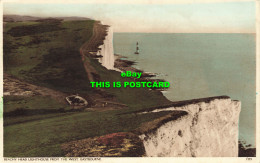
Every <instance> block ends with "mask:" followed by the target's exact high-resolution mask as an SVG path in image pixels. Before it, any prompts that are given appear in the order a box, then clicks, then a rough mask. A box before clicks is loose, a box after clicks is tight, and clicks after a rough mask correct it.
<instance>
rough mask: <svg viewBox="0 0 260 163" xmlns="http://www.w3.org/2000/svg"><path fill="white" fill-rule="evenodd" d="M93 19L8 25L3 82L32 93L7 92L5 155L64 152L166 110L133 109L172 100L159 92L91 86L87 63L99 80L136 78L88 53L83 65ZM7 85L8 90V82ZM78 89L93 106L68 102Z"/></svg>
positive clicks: (47, 154) (153, 117)
mask: <svg viewBox="0 0 260 163" xmlns="http://www.w3.org/2000/svg"><path fill="white" fill-rule="evenodd" d="M94 23H95V21H93V20H84V21H81V20H77V21H62V20H58V19H55V20H46V21H43V20H41V21H30V22H8V23H6V24H5V26H4V73H5V74H8V75H9V76H7V77H5V81H6V82H5V83H11V82H13V83H14V84H13V85H10V84H9V85H8V87H9V88H8V90H10V89H13V90H17V89H18V87H19V90H24V91H27V92H33V93H32V94H30V95H14V94H10V95H8V96H4V125H5V126H4V156H6V157H18V156H19V157H23V156H24V157H27V156H31V157H36V156H37V157H40V156H64V155H65V153H64V151H63V150H62V148H61V144H63V143H67V142H70V141H74V140H80V139H86V138H90V137H95V136H101V135H105V134H110V133H115V132H130V131H133V130H135V129H136V128H138V127H139V126H140V125H141V124H142V123H144V122H147V121H151V120H154V119H156V118H159V117H161V116H164V115H166V114H168V113H167V112H164V113H151V114H146V115H137V114H133V113H132V112H134V111H136V110H142V109H145V108H147V107H153V106H158V105H163V104H169V103H170V101H168V100H167V99H166V98H165V97H164V96H162V94H161V93H159V92H157V91H150V90H148V89H143V88H140V89H137V88H136V89H131V88H120V89H119V88H109V89H103V90H96V89H93V88H91V87H90V83H89V79H88V76H87V73H86V71H85V68H84V64H91V66H92V67H93V68H95V70H96V72H97V74H98V75H99V79H100V81H111V82H112V81H132V79H123V78H121V77H120V73H119V72H116V71H112V70H107V69H105V68H104V67H102V66H101V65H100V63H99V62H98V61H97V60H96V59H94V58H91V57H90V56H88V55H85V56H84V57H85V60H86V61H87V63H83V61H82V56H81V54H80V51H79V49H80V47H81V46H82V45H83V44H84V43H85V42H86V41H88V40H89V39H90V38H91V37H92V35H93V25H94ZM10 76H11V77H10ZM4 89H5V92H6V90H7V88H6V84H5V86H4ZM76 93H77V94H79V95H81V96H83V97H85V98H86V99H87V100H88V101H89V102H90V105H89V107H90V108H89V107H88V108H81V109H79V110H75V109H73V107H71V106H69V105H68V104H67V103H66V102H65V99H64V98H65V97H66V96H67V95H71V94H76ZM107 97H109V98H107ZM97 99H99V100H101V102H102V100H114V101H116V102H118V103H121V104H124V105H126V106H127V107H123V108H121V107H115V106H113V105H111V106H104V107H103V106H102V105H100V102H98V101H97ZM104 103H105V102H104ZM106 108H107V109H106Z"/></svg>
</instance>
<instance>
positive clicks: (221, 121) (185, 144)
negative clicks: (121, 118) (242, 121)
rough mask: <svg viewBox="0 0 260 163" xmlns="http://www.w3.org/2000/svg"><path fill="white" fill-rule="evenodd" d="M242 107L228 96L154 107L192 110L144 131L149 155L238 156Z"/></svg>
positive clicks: (165, 109)
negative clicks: (153, 128) (180, 104)
mask: <svg viewBox="0 0 260 163" xmlns="http://www.w3.org/2000/svg"><path fill="white" fill-rule="evenodd" d="M240 108H241V103H240V102H239V101H232V100H231V99H230V98H226V99H212V100H210V101H206V102H203V101H200V102H197V103H191V104H186V105H182V106H177V107H175V106H173V107H169V108H162V109H155V110H153V111H152V112H159V111H169V110H172V111H173V112H174V111H176V110H182V111H186V112H188V114H187V115H184V116H182V117H180V118H178V119H177V120H171V121H168V122H166V123H164V124H163V125H161V126H160V127H158V128H157V129H156V130H153V131H151V132H146V133H143V134H141V135H140V136H139V137H140V138H141V139H142V140H143V143H144V147H145V151H146V155H147V156H164V157H169V156H177V157H237V156H238V119H239V113H240ZM144 114H149V113H147V112H146V113H144Z"/></svg>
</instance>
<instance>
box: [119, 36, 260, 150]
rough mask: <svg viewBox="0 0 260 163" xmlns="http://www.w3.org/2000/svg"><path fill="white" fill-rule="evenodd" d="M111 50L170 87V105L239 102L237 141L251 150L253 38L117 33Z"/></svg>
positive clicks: (253, 89) (253, 83)
mask: <svg viewBox="0 0 260 163" xmlns="http://www.w3.org/2000/svg"><path fill="white" fill-rule="evenodd" d="M136 41H138V42H139V47H140V54H139V55H135V54H134V52H135V44H136ZM114 49H115V53H116V54H121V55H124V56H127V57H128V59H129V60H132V61H137V65H136V66H135V67H137V68H139V69H142V70H144V71H146V72H153V73H157V74H158V76H159V77H158V78H162V79H166V80H167V81H169V82H170V83H171V87H170V89H169V90H168V91H167V92H165V93H164V94H165V96H166V97H167V98H168V99H170V100H172V101H179V100H188V99H194V98H203V97H209V96H220V95H228V96H230V97H231V99H234V100H240V101H241V102H242V111H241V113H240V121H239V132H240V139H242V140H246V142H247V143H249V144H252V145H254V144H255V105H256V104H255V103H256V102H255V96H256V92H255V74H256V70H255V69H256V62H255V35H252V34H145V33H115V34H114Z"/></svg>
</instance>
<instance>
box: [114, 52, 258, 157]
mask: <svg viewBox="0 0 260 163" xmlns="http://www.w3.org/2000/svg"><path fill="white" fill-rule="evenodd" d="M135 64H137V62H134V61H131V60H128V57H126V56H123V55H119V54H115V65H114V66H115V68H116V69H118V70H120V71H132V72H142V77H141V78H140V79H135V80H138V81H151V82H153V81H165V80H163V79H151V77H156V74H153V73H148V72H144V71H142V70H139V69H137V68H134V67H133V65H135ZM157 90H158V91H160V92H162V91H167V89H157ZM163 96H164V97H165V95H163ZM221 97H223V98H226V97H225V96H221ZM165 98H166V97H165ZM212 98H216V97H212ZM212 98H211V97H209V98H203V99H191V100H184V101H171V100H170V101H171V102H172V104H170V105H167V106H165V105H162V106H160V107H154V108H149V109H146V110H144V111H146V112H150V111H152V110H154V109H158V108H159V109H160V108H161V109H166V108H169V107H171V106H175V105H177V106H178V105H186V103H187V104H188V103H196V102H198V101H205V100H206V101H207V99H209V100H211V99H212ZM168 100H169V99H168ZM137 113H140V111H138V112H137ZM238 157H256V147H252V145H251V144H247V143H246V142H245V141H242V140H239V139H238Z"/></svg>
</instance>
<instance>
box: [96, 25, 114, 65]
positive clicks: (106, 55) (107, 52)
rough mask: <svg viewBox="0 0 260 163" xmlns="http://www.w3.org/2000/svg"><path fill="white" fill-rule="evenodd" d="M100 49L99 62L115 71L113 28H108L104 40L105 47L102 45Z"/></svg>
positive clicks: (98, 53)
mask: <svg viewBox="0 0 260 163" xmlns="http://www.w3.org/2000/svg"><path fill="white" fill-rule="evenodd" d="M98 48H100V50H99V51H98V52H97V55H98V56H100V55H101V56H102V57H101V58H99V62H100V63H101V64H102V66H104V67H106V68H107V69H114V60H115V59H114V48H113V30H112V28H111V27H107V35H106V37H105V39H104V42H103V45H100V46H99V47H98Z"/></svg>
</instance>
